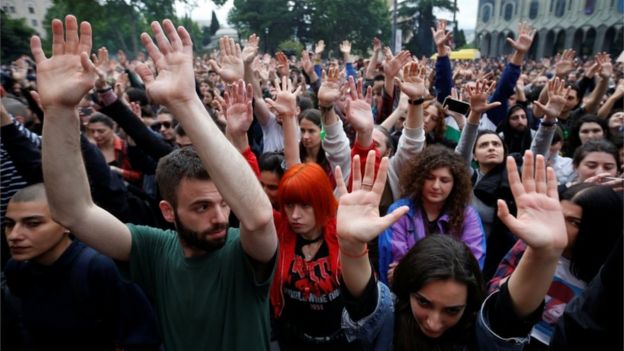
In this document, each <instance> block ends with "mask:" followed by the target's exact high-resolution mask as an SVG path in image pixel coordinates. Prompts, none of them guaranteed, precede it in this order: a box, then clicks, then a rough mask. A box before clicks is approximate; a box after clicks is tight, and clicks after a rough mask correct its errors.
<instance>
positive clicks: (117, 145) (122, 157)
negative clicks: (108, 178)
mask: <svg viewBox="0 0 624 351" xmlns="http://www.w3.org/2000/svg"><path fill="white" fill-rule="evenodd" d="M113 147H114V149H115V160H116V161H117V162H119V168H121V169H123V174H122V177H123V178H124V179H125V180H127V181H129V182H138V181H140V180H141V172H139V171H135V170H134V169H132V165H130V160H128V144H127V143H126V142H125V141H124V140H123V139H121V138H120V137H118V136H115V141H114V146H113Z"/></svg>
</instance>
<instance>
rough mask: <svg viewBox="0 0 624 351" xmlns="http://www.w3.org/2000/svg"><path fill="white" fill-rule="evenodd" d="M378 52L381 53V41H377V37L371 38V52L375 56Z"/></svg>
mask: <svg viewBox="0 0 624 351" xmlns="http://www.w3.org/2000/svg"><path fill="white" fill-rule="evenodd" d="M380 51H381V40H379V38H377V37H374V38H373V52H375V54H377V53H378V52H380Z"/></svg>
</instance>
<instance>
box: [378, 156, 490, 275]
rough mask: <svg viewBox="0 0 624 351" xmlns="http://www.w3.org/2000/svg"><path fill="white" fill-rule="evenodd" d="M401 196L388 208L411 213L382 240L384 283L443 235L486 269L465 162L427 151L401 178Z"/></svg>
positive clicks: (381, 252) (381, 267)
mask: <svg viewBox="0 0 624 351" xmlns="http://www.w3.org/2000/svg"><path fill="white" fill-rule="evenodd" d="M400 182H401V187H402V189H403V198H402V199H399V200H397V201H396V202H395V203H394V204H392V206H390V208H389V209H388V211H389V212H391V211H392V210H393V209H395V208H398V207H401V206H408V207H409V208H410V210H409V212H408V213H407V214H406V215H404V216H403V217H402V218H401V219H399V220H398V221H397V222H396V223H395V224H393V225H392V226H391V227H390V228H388V229H386V231H385V232H384V233H383V234H382V235H381V236H380V238H379V271H380V272H379V273H380V276H381V280H382V281H384V282H388V279H391V275H392V270H393V267H394V264H396V262H398V261H399V260H400V259H401V258H403V256H405V254H406V253H407V252H408V251H409V249H410V248H412V247H413V246H414V244H416V242H417V241H419V240H421V239H422V238H424V237H425V236H427V235H430V234H436V233H442V234H448V235H452V236H453V237H455V238H456V239H458V240H461V241H463V242H464V243H466V245H467V246H468V247H469V248H470V250H471V252H472V253H473V255H474V256H475V258H476V259H477V261H478V262H479V264H480V266H481V267H482V266H483V262H484V260H485V256H484V255H485V232H484V231H483V226H482V225H481V219H480V218H479V214H478V213H477V211H476V210H475V209H474V208H472V207H471V206H470V198H471V193H472V186H471V181H470V174H469V172H468V169H467V168H466V166H465V164H464V161H463V159H462V158H461V157H460V156H459V155H457V154H456V153H454V152H453V150H451V149H449V148H447V147H445V146H441V145H431V146H428V147H426V148H425V149H424V150H423V151H422V152H421V153H420V154H418V155H417V156H416V157H415V158H414V159H412V161H411V162H410V163H409V165H408V167H406V168H405V169H404V171H403V173H402V174H401V178H400Z"/></svg>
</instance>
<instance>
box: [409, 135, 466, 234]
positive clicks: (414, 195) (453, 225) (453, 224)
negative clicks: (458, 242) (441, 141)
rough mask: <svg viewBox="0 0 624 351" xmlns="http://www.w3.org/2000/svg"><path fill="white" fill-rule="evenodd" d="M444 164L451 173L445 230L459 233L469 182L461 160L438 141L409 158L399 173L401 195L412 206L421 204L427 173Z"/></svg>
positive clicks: (462, 223) (445, 209)
mask: <svg viewBox="0 0 624 351" xmlns="http://www.w3.org/2000/svg"><path fill="white" fill-rule="evenodd" d="M443 167H447V168H448V169H449V171H450V172H451V175H453V189H452V190H451V193H450V194H449V196H448V198H447V199H446V201H445V203H444V211H445V212H446V213H448V216H449V233H446V234H451V235H453V236H455V237H456V238H460V237H461V231H462V227H463V225H464V211H466V206H468V205H469V204H470V197H471V196H472V183H471V181H470V174H469V173H468V169H467V168H466V164H465V163H464V160H463V159H462V158H461V156H459V155H458V154H456V153H455V152H453V150H451V149H449V148H448V147H446V146H442V145H429V146H427V147H425V149H424V150H423V151H422V152H421V153H420V154H418V155H416V156H415V157H414V158H412V159H411V160H410V162H409V164H408V165H407V167H405V169H404V170H403V172H402V173H401V176H400V184H401V188H402V189H403V197H408V198H410V199H411V200H412V201H413V202H414V204H415V205H416V206H419V207H422V198H421V196H422V188H423V186H424V184H425V179H426V178H427V176H428V175H429V174H430V173H431V172H432V171H433V170H435V169H438V168H443Z"/></svg>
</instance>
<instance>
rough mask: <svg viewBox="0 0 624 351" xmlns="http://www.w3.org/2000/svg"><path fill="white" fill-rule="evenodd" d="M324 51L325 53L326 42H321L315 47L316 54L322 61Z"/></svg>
mask: <svg viewBox="0 0 624 351" xmlns="http://www.w3.org/2000/svg"><path fill="white" fill-rule="evenodd" d="M323 51H325V41H324V40H319V41H318V42H317V43H316V45H314V54H315V55H316V56H317V58H319V59H320V58H321V55H322V54H323Z"/></svg>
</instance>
